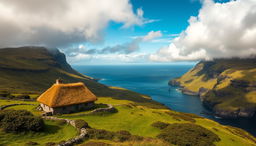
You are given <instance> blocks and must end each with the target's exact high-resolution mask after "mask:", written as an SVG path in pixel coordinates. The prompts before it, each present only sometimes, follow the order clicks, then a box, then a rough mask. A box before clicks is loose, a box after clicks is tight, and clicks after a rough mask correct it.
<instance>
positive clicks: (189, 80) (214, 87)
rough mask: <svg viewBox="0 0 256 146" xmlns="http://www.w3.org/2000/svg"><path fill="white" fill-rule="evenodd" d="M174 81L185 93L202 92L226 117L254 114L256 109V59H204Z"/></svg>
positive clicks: (213, 107) (221, 114)
mask: <svg viewBox="0 0 256 146" xmlns="http://www.w3.org/2000/svg"><path fill="white" fill-rule="evenodd" d="M170 84H176V85H180V86H182V87H183V89H182V90H183V92H184V93H192V94H194V95H196V94H200V96H201V99H202V101H203V103H204V105H206V106H207V107H209V108H211V109H213V110H214V111H215V112H216V114H218V115H220V116H222V117H253V116H254V115H255V109H256V59H255V58H251V59H237V58H233V59H216V60H214V61H202V62H200V63H198V64H197V65H196V66H195V67H194V68H193V69H191V70H190V71H189V72H187V73H186V74H184V75H183V76H182V77H180V78H178V79H175V80H173V81H171V82H170Z"/></svg>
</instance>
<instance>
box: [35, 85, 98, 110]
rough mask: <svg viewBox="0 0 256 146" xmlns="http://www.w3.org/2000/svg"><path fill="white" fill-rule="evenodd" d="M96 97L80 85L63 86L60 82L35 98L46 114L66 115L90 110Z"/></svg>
mask: <svg viewBox="0 0 256 146" xmlns="http://www.w3.org/2000/svg"><path fill="white" fill-rule="evenodd" d="M96 100H97V97H96V96H95V95H94V94H93V93H92V92H91V91H90V90H89V89H88V88H87V87H86V86H85V85H84V84H83V83H82V82H79V83H70V84H64V83H62V82H60V80H56V83H55V84H53V85H52V87H51V88H49V89H48V90H46V91H45V92H44V93H43V94H42V95H41V96H39V97H38V98H37V101H38V102H40V106H41V108H42V110H43V111H45V112H46V113H52V114H68V113H73V112H78V111H83V110H87V109H90V108H92V107H93V106H94V101H96Z"/></svg>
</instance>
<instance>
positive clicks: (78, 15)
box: [0, 0, 256, 65]
mask: <svg viewBox="0 0 256 146" xmlns="http://www.w3.org/2000/svg"><path fill="white" fill-rule="evenodd" d="M39 6H40V7H39ZM0 20H1V21H0V38H1V39H0V48H3V47H18V46H45V47H48V48H58V49H60V50H61V51H62V52H63V53H65V54H66V56H67V59H68V61H69V62H70V63H71V64H79V65H88V64H92V65H93V64H159V63H161V64H162V63H177V62H178V63H190V62H196V61H199V60H211V59H213V58H229V57H250V56H252V55H253V54H256V41H255V38H256V0H215V1H214V0H72V1H67V0H55V1H52V0H23V1H20V0H8V1H6V0H0Z"/></svg>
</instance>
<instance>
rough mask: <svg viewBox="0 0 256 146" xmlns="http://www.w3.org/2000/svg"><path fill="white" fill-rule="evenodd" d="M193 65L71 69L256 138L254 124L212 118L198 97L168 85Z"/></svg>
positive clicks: (80, 67) (77, 67) (245, 121)
mask: <svg viewBox="0 0 256 146" xmlns="http://www.w3.org/2000/svg"><path fill="white" fill-rule="evenodd" d="M193 66H194V65H193V64H171V65H169V64H161V65H159V64H158V65H137V64H134V65H83V66H81V65H79V66H78V65H74V66H72V67H73V68H75V69H76V70H77V71H79V72H80V73H82V74H85V75H88V76H91V77H93V78H96V79H99V81H98V82H100V83H102V84H105V85H109V86H117V87H122V88H126V89H129V90H132V91H135V92H138V93H141V94H145V95H148V96H150V97H151V98H152V99H153V100H155V101H157V102H160V103H162V104H164V105H166V106H167V107H169V108H170V109H172V110H175V111H179V112H185V113H193V114H196V115H199V116H203V117H206V118H209V119H212V120H214V121H217V122H219V123H221V124H224V125H230V126H234V127H238V128H242V129H244V130H246V131H248V132H249V133H251V134H252V135H254V136H256V124H255V122H256V121H252V120H248V119H236V120H227V119H222V118H220V117H216V116H214V115H213V114H212V113H211V111H208V110H207V109H205V108H204V106H203V105H202V104H201V101H200V99H199V97H197V96H189V95H184V94H182V93H181V92H180V90H179V87H172V86H169V85H168V82H169V80H171V79H173V78H176V77H180V76H182V75H183V74H184V73H186V72H187V71H189V70H190V69H191V68H192V67H193Z"/></svg>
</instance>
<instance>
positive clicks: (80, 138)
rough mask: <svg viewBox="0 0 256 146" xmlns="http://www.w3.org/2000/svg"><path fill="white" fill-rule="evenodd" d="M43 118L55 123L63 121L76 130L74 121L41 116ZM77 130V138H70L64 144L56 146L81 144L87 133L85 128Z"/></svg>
mask: <svg viewBox="0 0 256 146" xmlns="http://www.w3.org/2000/svg"><path fill="white" fill-rule="evenodd" d="M43 118H44V119H47V120H55V121H60V120H65V121H66V123H67V124H70V125H71V126H73V127H74V128H76V125H75V120H70V119H61V118H57V117H51V116H43ZM78 130H79V132H80V134H79V135H78V136H76V137H74V138H71V139H69V140H67V141H65V142H64V143H61V144H58V146H72V145H74V144H77V143H79V142H82V141H83V140H84V139H85V138H86V136H87V131H86V129H85V128H81V129H78Z"/></svg>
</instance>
